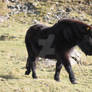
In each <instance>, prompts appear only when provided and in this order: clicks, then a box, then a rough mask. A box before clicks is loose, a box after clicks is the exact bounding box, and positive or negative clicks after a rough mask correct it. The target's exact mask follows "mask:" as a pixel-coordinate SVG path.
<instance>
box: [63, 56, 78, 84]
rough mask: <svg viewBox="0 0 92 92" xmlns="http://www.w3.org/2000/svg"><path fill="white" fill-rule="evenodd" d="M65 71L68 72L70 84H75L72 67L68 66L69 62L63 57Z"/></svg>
mask: <svg viewBox="0 0 92 92" xmlns="http://www.w3.org/2000/svg"><path fill="white" fill-rule="evenodd" d="M62 63H63V65H64V67H65V69H66V71H67V72H68V74H69V79H70V81H71V83H72V84H76V83H77V82H76V79H75V76H74V73H73V70H72V66H71V64H70V61H69V59H68V58H66V57H64V58H63V61H62Z"/></svg>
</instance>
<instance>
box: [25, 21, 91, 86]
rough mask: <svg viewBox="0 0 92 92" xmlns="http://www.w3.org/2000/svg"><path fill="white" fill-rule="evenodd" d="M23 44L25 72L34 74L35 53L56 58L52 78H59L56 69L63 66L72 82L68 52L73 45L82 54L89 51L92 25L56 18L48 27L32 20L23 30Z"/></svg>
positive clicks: (73, 82) (34, 75) (37, 55)
mask: <svg viewBox="0 0 92 92" xmlns="http://www.w3.org/2000/svg"><path fill="white" fill-rule="evenodd" d="M25 44H26V48H27V52H28V58H27V63H26V72H25V74H26V75H29V74H30V72H31V71H32V77H33V78H34V79H35V78H37V75H36V62H35V61H36V58H37V57H41V58H48V59H55V60H56V61H57V62H56V70H55V75H54V79H55V80H56V81H60V78H59V75H60V71H61V68H62V66H64V67H65V69H66V71H67V72H68V74H69V79H70V82H71V83H72V84H76V83H77V81H76V78H75V75H74V73H73V70H72V66H71V64H70V61H69V53H70V52H71V50H72V48H73V47H74V46H76V45H77V46H79V47H80V49H81V50H82V51H83V52H84V53H85V54H86V55H92V27H91V26H90V25H87V24H85V23H83V22H80V21H78V20H72V19H60V20H59V21H58V22H57V23H55V24H54V25H53V26H50V27H49V26H46V25H43V24H36V25H33V26H31V27H30V28H29V29H28V30H27V33H26V36H25Z"/></svg>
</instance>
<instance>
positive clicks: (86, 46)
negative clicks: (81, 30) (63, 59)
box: [79, 26, 92, 55]
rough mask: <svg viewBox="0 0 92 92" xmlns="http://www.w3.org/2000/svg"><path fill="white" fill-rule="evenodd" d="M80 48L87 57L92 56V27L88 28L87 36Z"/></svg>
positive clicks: (85, 35)
mask: <svg viewBox="0 0 92 92" xmlns="http://www.w3.org/2000/svg"><path fill="white" fill-rule="evenodd" d="M79 47H80V48H81V50H82V51H83V52H84V53H85V54H86V55H92V27H90V26H88V27H86V29H85V34H84V36H83V38H82V40H81V42H80V43H79Z"/></svg>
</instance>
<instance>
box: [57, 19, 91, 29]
mask: <svg viewBox="0 0 92 92" xmlns="http://www.w3.org/2000/svg"><path fill="white" fill-rule="evenodd" d="M65 21H66V22H70V23H72V22H74V23H79V24H83V25H85V26H86V27H89V28H90V29H92V26H90V25H88V24H86V23H84V22H81V21H78V20H73V19H60V20H59V21H58V22H65Z"/></svg>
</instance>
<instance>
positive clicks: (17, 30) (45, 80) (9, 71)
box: [0, 21, 92, 92]
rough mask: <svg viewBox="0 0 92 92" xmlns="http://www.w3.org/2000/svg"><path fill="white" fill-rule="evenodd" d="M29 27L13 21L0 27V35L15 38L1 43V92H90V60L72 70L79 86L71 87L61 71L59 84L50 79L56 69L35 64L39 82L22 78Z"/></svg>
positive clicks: (91, 86) (91, 81) (91, 89)
mask: <svg viewBox="0 0 92 92" xmlns="http://www.w3.org/2000/svg"><path fill="white" fill-rule="evenodd" d="M28 28H29V25H26V24H25V25H24V24H20V23H17V22H13V21H8V22H5V23H4V24H0V35H5V34H8V35H11V36H12V35H13V36H16V38H17V39H13V40H12V39H11V40H7V39H6V40H5V41H4V40H1V41H0V92H92V57H87V62H88V63H87V65H85V66H84V65H82V66H81V68H82V70H83V71H81V69H80V67H79V66H78V65H75V66H73V70H74V73H75V76H76V78H77V81H78V82H79V84H76V85H72V84H71V83H70V81H69V79H68V74H67V73H66V71H65V69H64V68H63V69H62V71H61V74H60V78H61V82H56V81H54V79H53V76H54V71H55V66H52V67H46V66H45V64H44V63H41V62H38V65H37V75H38V79H36V80H34V79H32V77H31V74H30V75H29V76H25V75H24V73H25V65H26V58H27V52H26V48H25V44H24V36H25V33H26V30H27V29H28Z"/></svg>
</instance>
